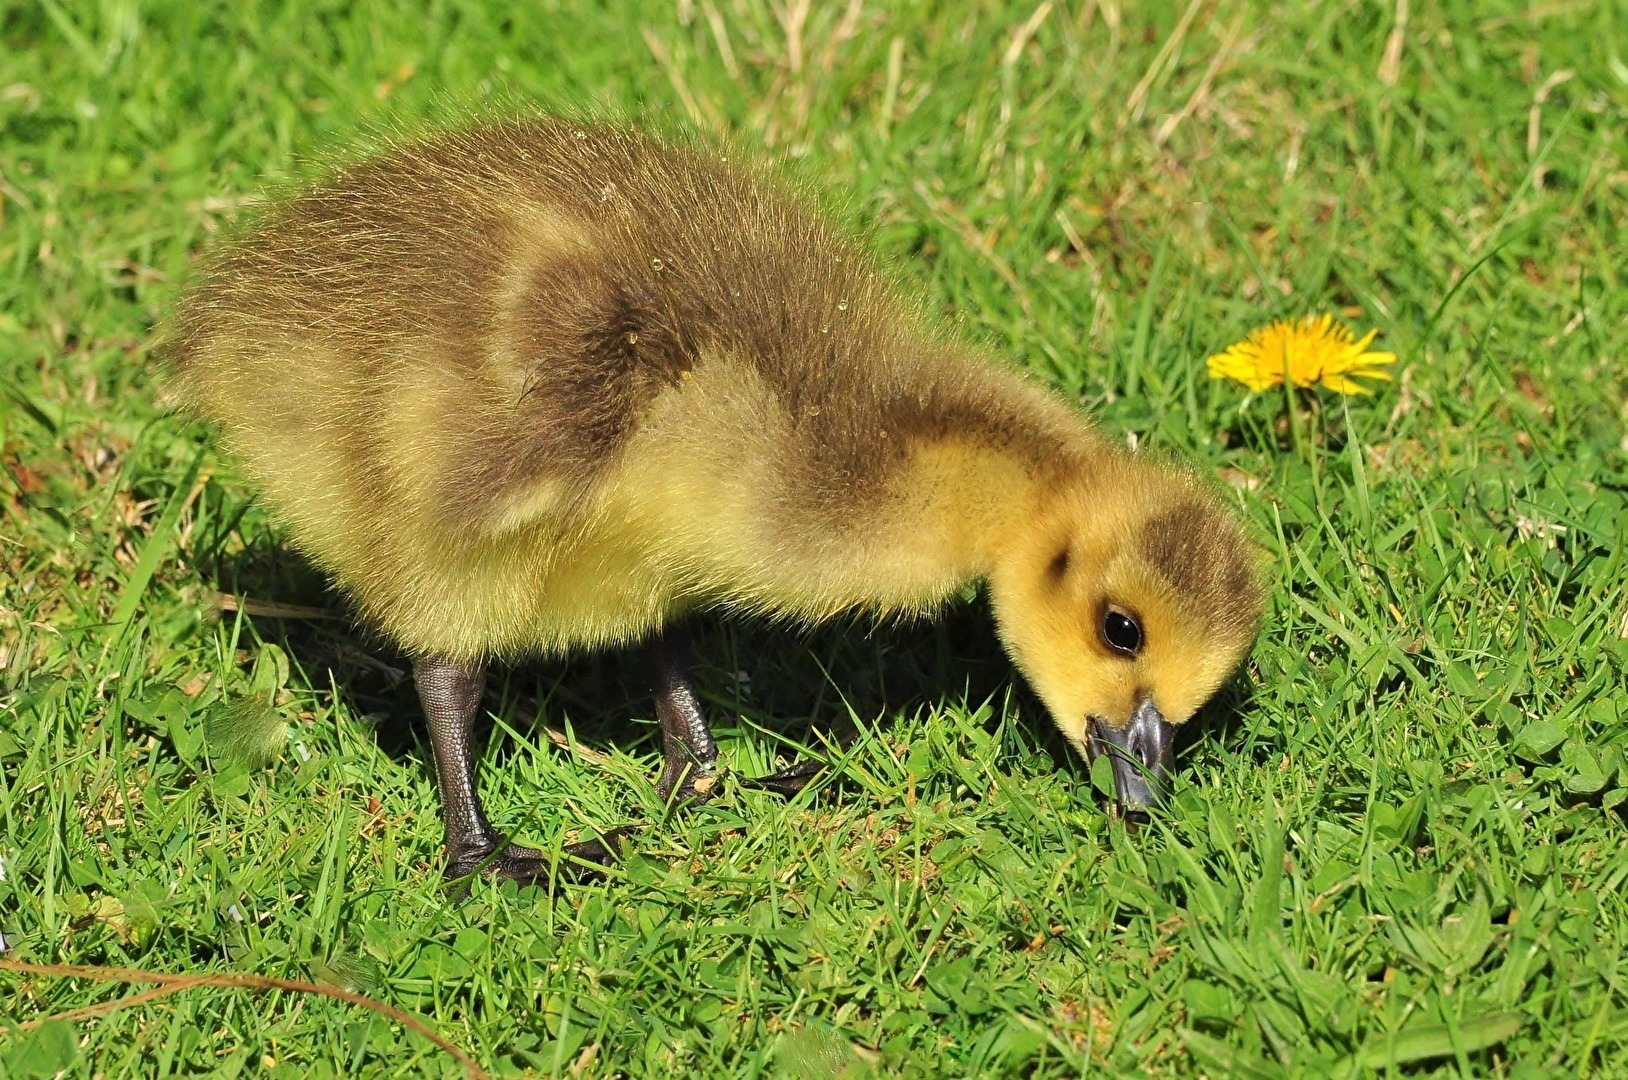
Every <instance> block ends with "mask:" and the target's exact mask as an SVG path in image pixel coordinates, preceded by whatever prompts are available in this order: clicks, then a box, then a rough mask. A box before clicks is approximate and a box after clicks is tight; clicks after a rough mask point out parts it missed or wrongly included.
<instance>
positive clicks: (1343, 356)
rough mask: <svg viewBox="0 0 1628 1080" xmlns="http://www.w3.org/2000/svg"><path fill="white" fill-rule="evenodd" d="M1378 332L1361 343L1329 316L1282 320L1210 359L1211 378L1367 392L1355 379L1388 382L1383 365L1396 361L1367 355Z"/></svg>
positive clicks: (1255, 386)
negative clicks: (1287, 379) (1296, 320)
mask: <svg viewBox="0 0 1628 1080" xmlns="http://www.w3.org/2000/svg"><path fill="white" fill-rule="evenodd" d="M1378 333H1379V331H1377V330H1370V331H1368V333H1367V334H1365V335H1364V336H1363V337H1362V338H1361V339H1360V340H1359V339H1357V338H1356V337H1354V336H1353V335H1352V333H1351V331H1350V329H1348V328H1347V327H1346V326H1345V325H1344V324H1343V323H1337V322H1335V321H1334V320H1333V318H1331V317H1330V316H1328V315H1310V316H1307V317H1306V318H1304V319H1301V320H1300V321H1299V322H1289V321H1287V320H1284V319H1280V320H1278V321H1277V322H1274V323H1271V324H1269V325H1267V326H1261V327H1257V328H1256V329H1254V330H1251V331H1250V332H1249V336H1248V337H1247V338H1245V339H1244V340H1242V341H1240V342H1237V343H1236V344H1234V345H1230V346H1228V347H1227V351H1226V352H1224V353H1217V354H1216V355H1215V356H1212V357H1210V360H1209V366H1210V378H1212V379H1233V380H1235V381H1237V382H1241V383H1243V384H1244V385H1245V386H1247V387H1249V388H1250V389H1251V390H1255V391H1260V390H1270V389H1271V388H1272V387H1274V386H1282V385H1283V377H1284V375H1288V377H1289V381H1290V382H1292V383H1294V384H1295V385H1296V386H1315V385H1317V384H1318V383H1322V384H1323V385H1324V386H1326V387H1328V388H1329V389H1330V390H1337V391H1339V392H1340V393H1342V394H1366V393H1368V392H1369V391H1368V387H1366V386H1364V385H1362V384H1361V383H1359V382H1357V381H1356V380H1357V379H1389V378H1390V377H1391V373H1390V372H1388V371H1386V370H1385V366H1386V365H1387V364H1394V363H1396V354H1395V353H1388V352H1369V351H1368V346H1369V345H1370V344H1372V343H1373V340H1374V336H1375V335H1376V334H1378Z"/></svg>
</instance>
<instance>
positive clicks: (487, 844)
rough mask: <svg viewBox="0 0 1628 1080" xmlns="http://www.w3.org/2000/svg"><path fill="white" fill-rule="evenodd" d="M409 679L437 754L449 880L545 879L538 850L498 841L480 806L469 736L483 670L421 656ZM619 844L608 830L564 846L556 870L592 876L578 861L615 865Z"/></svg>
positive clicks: (545, 866) (483, 679)
mask: <svg viewBox="0 0 1628 1080" xmlns="http://www.w3.org/2000/svg"><path fill="white" fill-rule="evenodd" d="M413 681H414V682H415V683H417V685H418V700H419V701H420V702H421V703H422V704H423V706H424V715H425V717H426V718H427V719H428V720H429V724H430V745H431V746H432V747H433V748H434V750H435V780H436V785H437V786H438V787H439V788H440V793H441V819H442V821H443V823H444V824H445V826H446V851H447V865H446V871H445V872H446V876H447V878H449V879H456V878H461V877H464V876H466V875H468V874H472V873H474V872H475V871H477V870H484V871H486V872H488V873H492V874H496V875H497V876H498V877H500V878H509V879H512V880H515V881H520V882H524V883H527V884H531V883H535V882H539V881H547V880H548V878H549V867H550V862H549V859H548V857H547V856H546V855H544V854H543V853H542V852H540V851H538V850H536V849H535V848H528V847H521V846H520V845H519V844H510V843H508V842H507V841H506V840H505V839H504V838H503V837H501V836H498V835H497V834H496V833H494V832H493V831H492V826H491V823H490V822H488V821H487V820H486V814H485V812H484V811H482V809H481V804H480V793H479V792H478V791H477V790H476V787H475V759H474V755H473V754H472V753H471V747H470V735H471V733H472V731H473V729H474V725H475V713H476V711H477V710H478V709H479V708H480V700H481V694H482V693H483V692H484V691H485V689H486V665H485V664H484V663H473V664H471V663H465V662H463V661H458V660H452V659H449V658H447V657H444V656H421V657H419V658H418V659H416V660H414V661H413ZM619 839H620V835H619V832H617V831H613V832H612V833H610V834H607V835H606V837H605V838H604V840H590V841H587V842H585V843H581V844H570V845H568V846H567V847H565V848H564V849H563V854H564V855H565V856H566V861H565V862H564V863H562V865H561V866H560V876H561V877H564V878H567V879H571V878H580V877H583V876H591V875H592V874H593V873H594V872H595V870H594V868H593V867H592V866H585V865H583V864H584V863H590V864H600V865H603V864H606V863H609V862H612V861H614V859H615V858H616V855H617V854H618V852H617V851H614V850H612V848H613V847H619V846H620V845H619V844H618V840H619Z"/></svg>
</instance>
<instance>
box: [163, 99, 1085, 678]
mask: <svg viewBox="0 0 1628 1080" xmlns="http://www.w3.org/2000/svg"><path fill="white" fill-rule="evenodd" d="M169 353H170V356H171V358H172V363H173V366H174V369H175V372H176V376H177V380H178V385H179V388H180V390H181V394H182V396H183V399H184V400H185V401H186V402H187V403H188V404H189V405H191V406H192V408H193V409H194V410H195V411H197V412H200V413H202V414H203V415H205V416H208V417H209V418H211V419H213V420H215V421H216V422H217V423H218V425H219V426H220V428H221V430H222V433H223V436H224V440H225V442H226V444H227V446H228V447H229V448H230V449H231V450H233V451H235V452H236V453H237V454H238V455H239V457H240V458H241V459H242V460H243V461H244V463H245V466H246V468H247V470H248V471H249V473H250V474H251V476H252V478H253V479H255V480H256V481H257V482H258V484H259V485H260V486H261V488H262V489H263V490H264V492H265V494H266V497H267V498H268V500H269V502H270V503H271V505H272V506H273V508H274V509H275V510H276V511H277V512H278V513H279V514H280V516H281V517H283V518H284V519H285V520H286V521H287V522H288V523H289V526H290V529H291V532H292V535H293V536H294V539H295V540H296V542H297V543H298V544H299V545H300V546H301V547H302V548H304V549H305V550H306V551H307V552H309V553H310V554H311V555H312V556H313V557H314V558H315V559H316V560H317V561H318V562H319V563H320V564H321V565H322V566H323V567H324V568H325V569H327V570H328V571H329V572H330V573H332V574H333V575H334V576H335V577H336V578H337V579H338V580H339V581H340V583H341V584H342V585H343V586H344V587H345V588H346V589H347V590H348V591H349V592H350V593H351V594H352V595H353V596H354V597H355V598H356V599H357V601H358V602H359V604H360V606H361V608H362V609H363V612H364V613H365V614H366V615H367V616H369V617H370V618H371V619H372V620H373V621H374V622H376V623H377V624H379V625H380V626H381V627H382V628H383V629H385V630H386V631H387V632H388V633H390V634H391V635H392V636H394V637H396V638H397V639H398V640H400V641H401V642H402V643H403V644H405V645H407V646H408V647H410V648H416V649H421V650H425V651H439V652H446V653H452V654H475V653H487V652H516V651H523V650H526V649H531V648H550V647H565V646H569V645H572V644H578V643H584V642H592V641H600V640H607V639H612V638H618V637H626V636H630V635H632V634H636V633H639V632H641V631H642V630H644V629H646V628H648V627H650V626H654V625H657V624H659V622H660V621H661V620H662V619H663V617H664V616H665V615H667V614H670V613H671V611H672V610H674V609H675V608H677V607H682V606H684V605H686V604H691V603H698V602H704V601H706V600H708V599H720V598H721V599H741V600H744V601H746V602H749V603H755V604H757V605H758V606H762V607H769V608H774V607H776V606H777V604H778V606H779V607H781V608H784V609H786V610H789V611H791V612H792V613H818V612H819V611H822V610H827V609H833V608H837V607H841V606H845V604H846V603H850V602H856V601H858V600H860V599H862V598H861V597H858V596H854V597H846V596H845V594H844V590H845V589H848V588H849V586H848V585H847V584H846V583H845V580H844V579H843V577H842V574H841V573H840V572H839V568H840V564H841V563H842V562H843V554H844V553H843V548H844V545H853V544H858V545H863V544H864V543H866V542H867V541H868V538H869V539H874V524H875V521H874V519H876V518H877V517H878V516H879V515H881V516H885V510H884V509H882V508H881V507H879V506H878V504H877V502H876V500H877V499H879V498H880V497H881V492H882V491H883V488H884V486H885V483H886V480H887V477H888V475H889V472H890V470H891V469H893V468H895V467H896V466H897V464H898V462H899V461H900V460H901V457H902V456H903V455H905V454H906V453H907V452H908V447H909V446H910V445H912V444H913V443H914V442H916V441H918V440H920V439H923V438H932V437H935V436H941V435H943V434H945V433H946V431H947V429H952V428H953V429H955V431H956V433H957V434H958V436H959V437H963V438H970V439H982V440H986V441H989V442H992V443H1010V442H1012V441H1013V440H1018V441H1028V442H1032V443H1035V444H1037V445H1036V446H1035V447H1034V448H1033V452H1032V453H1029V454H1025V455H1024V456H1026V457H1028V458H1030V459H1031V460H1047V459H1058V460H1061V459H1063V458H1066V457H1067V456H1068V451H1067V447H1068V446H1070V445H1071V444H1072V443H1073V442H1075V441H1077V438H1078V430H1079V428H1078V423H1077V421H1075V420H1073V418H1072V417H1071V416H1070V415H1068V414H1067V413H1066V410H1063V409H1062V408H1061V407H1060V406H1057V405H1055V404H1054V403H1052V402H1050V401H1049V400H1048V399H1046V398H1045V397H1044V395H1042V394H1040V393H1038V392H1037V391H1033V390H1031V389H1030V388H1028V387H1027V386H1025V385H1024V384H1023V383H1022V382H1021V381H1020V380H1018V379H1017V378H1016V377H1015V376H1013V375H1012V374H1011V373H1009V372H1001V371H997V370H996V369H994V368H992V367H990V366H989V365H988V364H987V363H986V362H984V361H981V360H978V359H975V358H972V357H968V356H966V355H965V354H963V353H962V352H960V351H959V350H957V349H955V348H953V347H952V346H949V345H948V344H946V343H945V342H943V341H942V340H941V339H939V338H938V337H937V336H936V335H935V333H934V332H933V331H932V330H931V329H930V328H929V326H928V324H927V323H926V322H925V321H924V320H923V319H921V318H920V317H919V314H918V312H917V310H916V307H915V305H913V304H911V303H908V302H906V301H904V300H902V299H901V298H900V296H899V295H898V293H897V292H896V291H895V290H894V289H893V288H892V287H891V286H890V285H889V284H888V283H887V282H886V281H885V279H884V278H883V276H882V275H880V274H879V273H878V270H877V267H876V266H875V264H874V262H873V261H872V260H871V259H870V258H869V257H868V256H867V255H866V254H865V253H864V252H863V251H862V250H861V249H859V248H858V247H857V246H856V245H854V244H852V243H851V242H849V241H848V240H847V239H846V238H845V237H843V236H842V235H841V234H840V233H838V232H837V231H835V230H834V229H833V228H832V227H831V226H830V225H828V224H827V223H826V222H825V221H824V220H823V219H822V218H821V217H820V216H819V215H817V214H815V213H813V212H811V211H810V210H809V209H808V208H807V207H806V205H805V204H804V202H803V201H802V200H801V199H800V198H798V197H796V196H793V195H790V194H787V193H786V192H785V191H784V189H783V188H781V187H780V186H779V185H776V184H774V183H772V182H767V181H765V179H764V178H763V177H762V176H761V175H760V174H759V173H758V171H757V170H755V169H752V168H750V167H747V166H745V165H742V164H738V163H736V162H734V161H731V160H728V159H727V158H726V157H725V156H724V155H722V154H720V153H717V152H715V151H711V150H708V149H706V148H703V147H695V146H675V145H671V144H667V143H663V142H660V141H658V140H655V139H653V138H650V137H648V136H643V135H639V134H635V133H630V132H624V131H614V130H608V129H603V128H591V127H579V126H575V125H572V124H569V123H564V122H558V121H535V122H527V123H512V124H502V125H494V126H488V127H483V128H478V129H475V130H472V131H466V132H460V133H454V134H448V135H443V136H439V137H437V138H434V139H431V140H429V141H427V142H423V143H419V144H415V145H409V146H405V147H401V148H399V149H396V150H394V151H392V152H390V153H388V154H386V155H384V156H383V157H381V158H379V159H377V160H375V161H372V162H368V163H365V164H362V165H359V166H356V167H353V168H351V169H349V170H346V171H344V172H342V173H341V174H340V175H339V176H337V177H336V178H335V179H334V180H332V181H331V182H329V183H328V184H326V185H324V186H322V187H320V188H318V189H316V190H314V191H311V192H309V193H307V194H304V195H301V196H299V197H297V198H295V199H292V200H290V201H289V202H286V203H284V204H282V205H280V206H278V207H276V208H274V209H273V210H272V211H271V212H270V213H269V214H268V216H267V218H266V219H265V221H264V222H263V223H262V224H261V225H260V226H259V227H258V228H257V229H256V230H255V231H253V232H252V233H250V234H249V235H248V236H246V237H245V238H244V239H243V240H242V241H241V242H239V243H238V244H236V245H235V246H233V247H231V248H229V249H228V250H227V251H226V252H225V253H224V254H223V255H222V256H220V257H219V258H218V259H217V260H216V261H215V262H214V264H213V265H212V267H211V268H210V270H209V272H208V274H207V276H206V278H205V280H204V282H203V283H202V284H201V285H200V287H199V288H198V289H196V290H195V291H194V292H193V293H192V295H191V296H190V297H189V299H188V300H187V301H186V303H185V304H184V305H183V308H182V311H181V314H180V316H179V318H178V320H177V325H176V329H175V333H174V335H173V338H172V342H171V345H170V347H169ZM641 440H642V441H641ZM1038 444H1044V445H1038ZM656 457H659V458H660V459H661V460H652V458H656ZM630 458H631V459H633V460H630ZM617 499H620V500H621V501H620V502H617V503H616V505H614V506H613V505H611V503H613V502H616V500H617ZM674 500H689V501H690V502H698V501H699V502H706V503H707V504H708V505H707V506H706V507H704V509H705V511H706V513H705V514H704V515H690V516H685V515H684V514H682V513H680V514H678V515H677V516H676V517H675V516H674V515H673V514H672V512H671V511H670V510H669V509H668V508H666V507H667V504H670V503H671V502H673V501H674ZM839 523H840V524H839ZM709 528H711V529H716V530H717V535H709V536H701V535H698V533H699V532H700V531H702V530H705V529H709ZM573 553H574V555H575V558H574V560H573ZM850 554H851V553H850ZM918 587H922V588H925V586H919V585H918V583H911V582H905V583H903V584H901V586H900V595H899V597H898V599H899V601H900V602H904V603H908V602H910V601H911V600H912V596H911V595H910V593H911V590H912V589H917V588H918ZM781 589H783V590H784V591H786V593H787V594H788V595H787V596H785V597H779V596H777V595H776V591H777V590H781ZM798 589H801V590H802V591H803V593H804V594H805V595H801V596H791V595H790V594H791V593H793V592H795V591H796V590H798ZM849 591H852V590H851V589H850V590H849ZM931 591H932V590H931V589H930V588H926V592H931ZM924 598H925V595H924Z"/></svg>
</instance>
